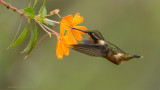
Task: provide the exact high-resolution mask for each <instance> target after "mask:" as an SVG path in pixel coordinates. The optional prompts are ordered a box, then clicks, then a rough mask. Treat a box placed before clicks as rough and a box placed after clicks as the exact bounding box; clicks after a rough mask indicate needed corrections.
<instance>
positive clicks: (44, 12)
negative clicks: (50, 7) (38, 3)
mask: <svg viewBox="0 0 160 90" xmlns="http://www.w3.org/2000/svg"><path fill="white" fill-rule="evenodd" d="M45 3H46V0H44V2H43V5H42V7H41V8H40V10H39V14H40V15H41V17H43V16H45V15H47V10H46V6H45Z"/></svg>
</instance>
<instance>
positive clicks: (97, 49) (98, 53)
mask: <svg viewBox="0 0 160 90" xmlns="http://www.w3.org/2000/svg"><path fill="white" fill-rule="evenodd" d="M72 46H73V48H72V49H74V50H76V51H78V52H81V53H84V54H87V55H90V56H95V57H105V56H106V53H107V52H106V51H107V50H106V49H107V48H106V47H104V46H102V45H96V44H76V45H72Z"/></svg>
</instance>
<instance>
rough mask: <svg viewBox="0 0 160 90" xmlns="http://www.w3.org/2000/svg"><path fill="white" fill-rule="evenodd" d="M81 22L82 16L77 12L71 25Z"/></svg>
mask: <svg viewBox="0 0 160 90" xmlns="http://www.w3.org/2000/svg"><path fill="white" fill-rule="evenodd" d="M82 22H83V17H82V16H80V14H79V13H76V15H75V16H74V18H73V21H72V24H71V26H75V25H77V24H80V23H82Z"/></svg>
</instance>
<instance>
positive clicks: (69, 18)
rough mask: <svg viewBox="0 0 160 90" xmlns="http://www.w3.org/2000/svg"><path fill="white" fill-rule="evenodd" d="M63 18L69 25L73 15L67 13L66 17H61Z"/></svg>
mask: <svg viewBox="0 0 160 90" xmlns="http://www.w3.org/2000/svg"><path fill="white" fill-rule="evenodd" d="M63 19H65V20H66V21H67V22H68V23H69V24H70V25H71V23H72V21H73V15H68V16H66V17H63Z"/></svg>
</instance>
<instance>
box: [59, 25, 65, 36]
mask: <svg viewBox="0 0 160 90" xmlns="http://www.w3.org/2000/svg"><path fill="white" fill-rule="evenodd" d="M64 33H65V29H64V28H63V25H62V24H61V23H60V34H61V35H63V34H64Z"/></svg>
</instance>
